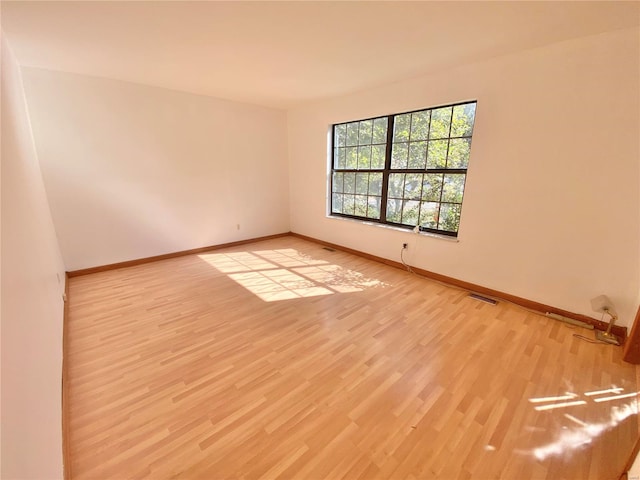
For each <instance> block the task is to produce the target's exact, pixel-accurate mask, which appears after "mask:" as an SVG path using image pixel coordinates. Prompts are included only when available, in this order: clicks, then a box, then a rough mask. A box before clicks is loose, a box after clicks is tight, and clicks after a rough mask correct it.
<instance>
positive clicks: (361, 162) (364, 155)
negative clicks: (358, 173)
mask: <svg viewBox="0 0 640 480" xmlns="http://www.w3.org/2000/svg"><path fill="white" fill-rule="evenodd" d="M358 168H359V169H360V170H365V169H366V170H368V169H369V168H371V147H358Z"/></svg>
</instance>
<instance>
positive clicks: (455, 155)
mask: <svg viewBox="0 0 640 480" xmlns="http://www.w3.org/2000/svg"><path fill="white" fill-rule="evenodd" d="M470 150H471V139H470V138H454V139H453V140H451V141H450V142H449V158H448V159H447V168H467V165H469V151H470Z"/></svg>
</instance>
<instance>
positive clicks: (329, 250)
mask: <svg viewBox="0 0 640 480" xmlns="http://www.w3.org/2000/svg"><path fill="white" fill-rule="evenodd" d="M322 249H323V250H326V251H327V252H335V250H334V249H333V248H331V247H322Z"/></svg>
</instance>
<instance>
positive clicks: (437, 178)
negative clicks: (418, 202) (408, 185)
mask: <svg viewBox="0 0 640 480" xmlns="http://www.w3.org/2000/svg"><path fill="white" fill-rule="evenodd" d="M441 190H442V174H441V173H427V174H426V175H425V176H424V181H423V182H422V200H427V201H430V202H439V201H440V192H441Z"/></svg>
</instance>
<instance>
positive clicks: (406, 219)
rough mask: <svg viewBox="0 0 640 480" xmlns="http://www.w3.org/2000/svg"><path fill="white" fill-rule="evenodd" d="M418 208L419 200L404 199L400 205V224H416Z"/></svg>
mask: <svg viewBox="0 0 640 480" xmlns="http://www.w3.org/2000/svg"><path fill="white" fill-rule="evenodd" d="M419 209H420V202H416V201H414V200H405V201H404V205H403V206H402V222H401V223H402V224H404V225H417V223H418V210H419Z"/></svg>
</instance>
